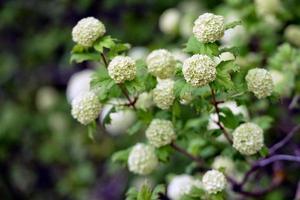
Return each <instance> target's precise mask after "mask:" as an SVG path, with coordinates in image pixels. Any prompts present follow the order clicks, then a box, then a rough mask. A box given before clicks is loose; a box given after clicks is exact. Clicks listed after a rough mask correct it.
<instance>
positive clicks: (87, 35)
mask: <svg viewBox="0 0 300 200" xmlns="http://www.w3.org/2000/svg"><path fill="white" fill-rule="evenodd" d="M105 32H106V30H105V26H104V25H103V23H102V22H101V21H99V20H98V19H96V18H94V17H87V18H83V19H81V20H80V21H79V22H77V24H76V26H74V28H73V30H72V38H73V41H74V42H76V43H78V44H80V45H82V46H85V47H90V46H92V45H93V43H94V42H95V41H96V40H97V39H98V38H99V37H101V36H103V35H104V34H105Z"/></svg>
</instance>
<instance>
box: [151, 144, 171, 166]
mask: <svg viewBox="0 0 300 200" xmlns="http://www.w3.org/2000/svg"><path fill="white" fill-rule="evenodd" d="M172 150H173V149H172V148H171V147H170V146H163V147H160V148H156V149H155V153H156V156H157V157H158V160H159V161H161V162H163V163H166V162H168V161H169V159H170V155H171V153H172Z"/></svg>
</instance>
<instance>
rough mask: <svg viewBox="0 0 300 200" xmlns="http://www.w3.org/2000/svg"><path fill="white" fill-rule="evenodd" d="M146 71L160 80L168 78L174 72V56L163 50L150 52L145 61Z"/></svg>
mask: <svg viewBox="0 0 300 200" xmlns="http://www.w3.org/2000/svg"><path fill="white" fill-rule="evenodd" d="M146 63H147V67H148V71H149V73H150V74H152V75H153V76H156V77H158V78H160V79H166V78H170V77H172V76H173V75H174V73H175V70H176V60H175V58H174V56H173V55H172V54H171V53H170V52H169V51H167V50H165V49H158V50H154V51H152V52H151V53H150V54H149V55H148V57H147V59H146Z"/></svg>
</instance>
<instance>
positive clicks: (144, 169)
mask: <svg viewBox="0 0 300 200" xmlns="http://www.w3.org/2000/svg"><path fill="white" fill-rule="evenodd" d="M157 165H158V159H157V157H156V155H155V151H154V148H153V147H152V146H150V145H146V144H142V143H138V144H136V145H135V146H134V147H133V148H132V150H131V151H130V154H129V157H128V168H129V171H131V172H133V173H136V174H140V175H147V174H150V173H151V172H152V171H153V170H154V169H155V168H156V167H157Z"/></svg>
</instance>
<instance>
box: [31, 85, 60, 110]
mask: <svg viewBox="0 0 300 200" xmlns="http://www.w3.org/2000/svg"><path fill="white" fill-rule="evenodd" d="M35 100H36V107H37V108H38V109H39V110H40V111H47V110H48V111H49V110H51V109H53V107H54V106H55V105H56V104H57V103H58V100H59V94H58V92H57V91H56V90H55V89H54V88H53V87H50V86H44V87H41V88H40V89H39V90H38V91H37V94H36V98H35Z"/></svg>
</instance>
